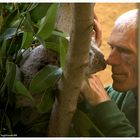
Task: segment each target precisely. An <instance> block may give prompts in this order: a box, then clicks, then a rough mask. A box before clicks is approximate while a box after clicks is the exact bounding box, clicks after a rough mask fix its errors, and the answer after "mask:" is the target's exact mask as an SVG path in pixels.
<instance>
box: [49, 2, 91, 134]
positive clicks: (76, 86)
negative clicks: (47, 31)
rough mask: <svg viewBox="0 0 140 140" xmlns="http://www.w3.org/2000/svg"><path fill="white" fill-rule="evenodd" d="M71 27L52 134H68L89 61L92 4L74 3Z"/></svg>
mask: <svg viewBox="0 0 140 140" xmlns="http://www.w3.org/2000/svg"><path fill="white" fill-rule="evenodd" d="M72 12H73V13H72V14H73V20H72V30H71V39H70V47H69V51H68V54H67V59H66V64H65V67H64V72H63V76H62V78H61V80H60V82H59V95H58V98H56V100H55V103H54V106H53V110H52V114H51V118H50V122H49V130H48V134H49V136H67V135H68V132H69V127H70V124H71V121H72V117H73V115H74V113H75V111H76V108H77V101H78V97H79V93H80V89H81V84H82V81H83V78H84V70H85V64H86V63H87V62H88V52H89V47H90V41H91V35H92V27H93V13H92V12H93V4H82V3H79V4H78V3H77V4H73V5H72Z"/></svg>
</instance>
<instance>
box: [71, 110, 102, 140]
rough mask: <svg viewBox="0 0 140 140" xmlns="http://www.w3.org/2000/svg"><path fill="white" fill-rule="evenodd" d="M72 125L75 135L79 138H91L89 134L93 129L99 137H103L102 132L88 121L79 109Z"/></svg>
mask: <svg viewBox="0 0 140 140" xmlns="http://www.w3.org/2000/svg"><path fill="white" fill-rule="evenodd" d="M73 123H74V129H75V131H76V133H78V135H80V136H83V137H85V136H86V137H89V136H91V132H92V131H94V130H95V129H96V131H98V133H100V135H101V136H104V135H103V134H102V132H101V131H100V130H99V129H98V128H97V127H96V126H95V124H94V123H93V122H92V121H91V120H90V119H89V117H88V116H87V115H86V114H85V113H84V112H82V111H81V110H79V109H77V111H76V113H75V115H74V118H73ZM93 133H94V132H93Z"/></svg>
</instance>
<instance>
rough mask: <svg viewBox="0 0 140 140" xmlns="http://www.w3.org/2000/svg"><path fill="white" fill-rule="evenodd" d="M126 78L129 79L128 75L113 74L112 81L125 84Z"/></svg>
mask: <svg viewBox="0 0 140 140" xmlns="http://www.w3.org/2000/svg"><path fill="white" fill-rule="evenodd" d="M126 77H127V75H126V74H117V73H115V74H114V73H113V74H112V79H113V80H115V81H118V82H123V81H124V80H125V79H126Z"/></svg>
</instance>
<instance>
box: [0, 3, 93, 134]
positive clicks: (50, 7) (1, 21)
mask: <svg viewBox="0 0 140 140" xmlns="http://www.w3.org/2000/svg"><path fill="white" fill-rule="evenodd" d="M58 8H59V4H56V3H53V4H52V3H7V4H1V5H0V13H1V15H0V134H11V135H12V134H15V133H16V134H17V135H18V136H36V135H37V136H43V135H45V134H46V129H47V128H46V127H47V125H48V121H49V117H50V112H51V109H52V106H53V103H54V96H55V94H57V92H56V84H57V81H58V80H59V79H60V77H61V75H62V70H63V67H64V64H65V58H66V53H67V48H68V40H67V39H66V35H65V33H63V32H61V31H59V30H58V29H56V28H55V20H56V15H57V10H58ZM39 44H42V45H43V46H44V47H45V48H46V49H51V50H53V51H56V52H57V53H58V54H59V56H60V66H54V65H46V66H45V67H44V68H43V69H41V70H40V71H38V72H37V73H36V74H35V75H34V77H33V79H32V81H31V84H30V86H29V87H27V86H25V85H24V82H23V80H22V73H21V70H20V65H19V64H20V61H21V60H22V57H23V53H26V52H28V50H31V49H33V48H34V47H36V46H37V45H39ZM54 92H55V93H54ZM18 99H19V101H17V100H18ZM18 102H19V103H18ZM76 116H77V117H74V121H73V123H74V124H73V128H72V131H73V132H74V133H75V134H76V135H80V136H90V133H89V132H88V130H90V129H91V128H92V127H93V124H92V121H91V120H90V119H89V118H88V116H87V115H86V114H85V113H84V112H83V113H82V110H81V111H80V109H79V111H77V113H76ZM77 118H80V119H79V120H78V119H77ZM19 122H20V123H19ZM78 122H79V123H78ZM86 122H87V123H86ZM79 124H81V125H82V129H81V128H80V127H81V125H79ZM27 126H28V127H27ZM85 126H86V128H85V129H83V128H84V127H85ZM44 128H45V129H44ZM75 134H72V135H75Z"/></svg>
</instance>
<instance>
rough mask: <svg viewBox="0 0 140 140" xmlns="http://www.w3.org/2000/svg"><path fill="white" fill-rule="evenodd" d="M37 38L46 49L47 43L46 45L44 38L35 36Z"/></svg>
mask: <svg viewBox="0 0 140 140" xmlns="http://www.w3.org/2000/svg"><path fill="white" fill-rule="evenodd" d="M35 37H36V38H37V39H38V41H39V42H40V43H41V44H42V45H43V46H44V47H46V43H45V41H44V40H43V38H42V37H41V36H40V35H35Z"/></svg>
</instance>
